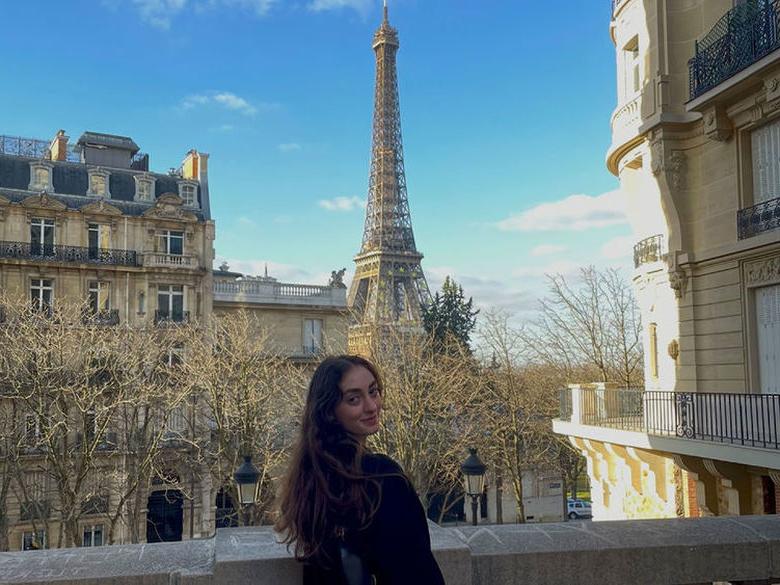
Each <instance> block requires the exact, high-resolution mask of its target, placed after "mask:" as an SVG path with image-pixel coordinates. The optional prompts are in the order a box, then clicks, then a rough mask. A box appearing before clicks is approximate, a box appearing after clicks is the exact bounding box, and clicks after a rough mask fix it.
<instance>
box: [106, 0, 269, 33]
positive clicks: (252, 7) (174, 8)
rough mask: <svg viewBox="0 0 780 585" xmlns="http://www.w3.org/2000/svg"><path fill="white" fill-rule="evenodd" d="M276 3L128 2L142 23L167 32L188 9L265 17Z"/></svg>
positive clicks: (112, 1)
mask: <svg viewBox="0 0 780 585" xmlns="http://www.w3.org/2000/svg"><path fill="white" fill-rule="evenodd" d="M123 1H125V0H103V5H104V6H106V7H107V8H110V9H112V10H116V9H117V8H118V7H119V4H120V3H121V2H123ZM276 3H277V0H130V4H131V5H132V6H133V7H135V9H136V10H138V13H139V14H140V15H141V19H142V20H143V21H144V22H146V23H147V24H149V25H151V26H153V27H156V28H159V29H162V30H168V29H169V28H170V27H171V24H172V22H173V19H174V18H175V17H176V16H178V15H179V14H181V13H182V12H184V9H185V8H188V7H190V8H192V10H193V11H195V12H204V11H207V10H224V9H239V10H244V11H247V12H253V13H255V14H256V15H257V16H265V15H266V14H267V13H268V12H269V10H270V9H271V8H272V7H273V6H274V5H275V4H276Z"/></svg>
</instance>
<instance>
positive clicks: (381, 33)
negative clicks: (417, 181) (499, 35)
mask: <svg viewBox="0 0 780 585" xmlns="http://www.w3.org/2000/svg"><path fill="white" fill-rule="evenodd" d="M399 46H400V44H399V42H398V31H396V29H394V28H393V27H391V26H390V22H389V20H388V14H387V2H386V0H385V6H384V19H383V20H382V24H381V25H380V27H379V29H378V30H377V31H376V33H375V34H374V41H373V45H372V47H373V49H374V53H375V54H376V85H375V90H374V121H373V136H372V145H371V170H370V173H369V181H368V200H367V205H366V221H365V227H364V229H363V242H362V244H361V247H360V252H359V253H358V254H357V256H355V277H354V278H353V279H352V284H351V286H350V289H349V295H348V305H349V308H350V310H351V311H352V314H353V322H352V325H351V327H350V331H349V348H350V351H353V352H357V353H364V354H365V353H368V348H369V347H370V341H371V340H370V336H371V335H372V334H380V335H381V331H382V330H384V329H385V328H387V327H393V328H397V329H401V330H402V331H419V330H420V328H421V325H422V308H423V307H424V306H427V305H428V304H429V303H430V301H431V294H430V292H429V290H428V284H427V282H426V280H425V274H424V273H423V270H422V264H421V263H422V259H423V255H422V254H421V253H420V252H418V251H417V246H416V245H415V242H414V232H413V230H412V218H411V214H410V213H409V200H408V198H407V194H406V173H405V171H404V155H403V140H402V138H401V109H400V104H399V99H398V73H397V67H396V55H397V53H398V48H399Z"/></svg>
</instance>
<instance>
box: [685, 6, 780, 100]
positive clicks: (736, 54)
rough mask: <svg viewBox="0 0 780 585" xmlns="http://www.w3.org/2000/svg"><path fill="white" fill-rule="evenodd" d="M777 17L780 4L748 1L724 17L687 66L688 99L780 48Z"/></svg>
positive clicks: (703, 41)
mask: <svg viewBox="0 0 780 585" xmlns="http://www.w3.org/2000/svg"><path fill="white" fill-rule="evenodd" d="M779 17H780V0H749V1H748V2H745V3H743V4H740V5H738V6H735V7H734V8H732V9H731V10H729V11H728V12H727V13H726V14H725V15H723V17H722V18H721V19H720V20H719V21H718V22H717V23H716V24H715V26H714V27H712V29H711V30H710V32H709V33H707V35H706V36H705V37H704V38H703V39H702V40H701V41H697V42H696V52H695V55H694V57H693V58H692V59H691V60H690V61H689V62H688V69H689V84H690V87H689V91H690V99H692V100H693V99H695V98H697V97H699V96H701V95H702V94H704V93H705V92H707V91H709V90H710V89H712V88H713V87H715V86H717V85H719V84H721V83H723V82H724V81H726V80H727V79H729V78H730V77H732V76H734V75H736V74H737V73H739V72H740V71H742V70H743V69H746V68H747V67H749V66H750V65H752V64H753V63H756V62H757V61H759V60H760V59H761V58H763V57H765V56H767V55H768V54H769V53H771V52H772V51H774V50H776V49H777V48H780V35H778V24H780V22H779Z"/></svg>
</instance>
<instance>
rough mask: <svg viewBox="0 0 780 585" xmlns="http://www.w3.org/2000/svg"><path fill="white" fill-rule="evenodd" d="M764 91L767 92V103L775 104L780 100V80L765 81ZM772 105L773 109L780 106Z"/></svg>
mask: <svg viewBox="0 0 780 585" xmlns="http://www.w3.org/2000/svg"><path fill="white" fill-rule="evenodd" d="M764 90H765V91H766V102H767V104H768V105H770V102H774V101H775V100H777V98H780V78H777V77H770V78H768V79H765V80H764ZM771 105H772V107H774V108H777V107H778V106H780V102H777V103H776V104H771Z"/></svg>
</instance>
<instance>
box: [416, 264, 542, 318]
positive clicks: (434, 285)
mask: <svg viewBox="0 0 780 585" xmlns="http://www.w3.org/2000/svg"><path fill="white" fill-rule="evenodd" d="M423 271H424V272H425V276H426V279H427V280H428V286H429V287H430V289H431V294H432V295H434V294H436V291H439V290H441V287H442V284H444V279H445V278H446V277H447V276H449V277H450V278H453V279H454V280H455V282H457V283H458V284H459V285H461V286H462V287H463V294H464V295H465V296H466V298H468V297H472V298H473V299H474V305H475V307H476V308H478V309H480V310H483V311H487V310H490V309H496V308H498V309H502V310H505V311H509V312H511V313H512V314H513V315H525V314H529V313H530V312H532V311H534V310H535V309H536V304H537V295H536V294H534V293H533V292H532V291H531V290H529V289H528V288H527V287H526V286H524V285H523V283H517V282H513V281H512V280H511V279H507V280H498V279H494V278H485V277H482V276H473V275H468V274H463V273H460V272H458V271H456V270H455V269H454V268H452V267H449V266H428V267H425V266H424V267H423Z"/></svg>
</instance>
